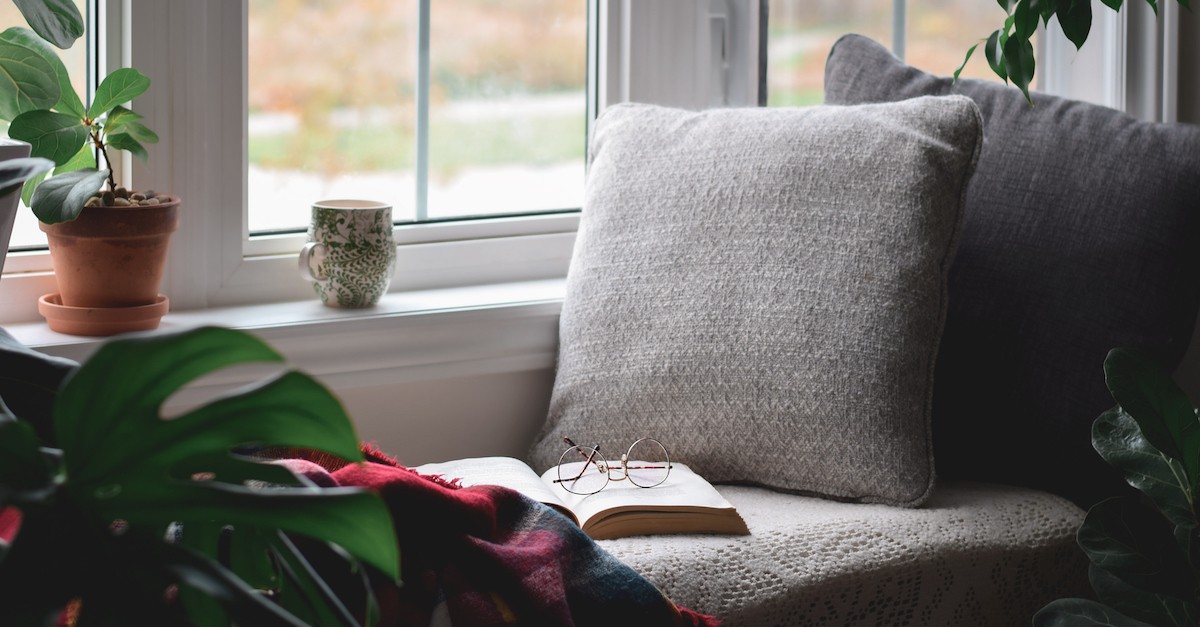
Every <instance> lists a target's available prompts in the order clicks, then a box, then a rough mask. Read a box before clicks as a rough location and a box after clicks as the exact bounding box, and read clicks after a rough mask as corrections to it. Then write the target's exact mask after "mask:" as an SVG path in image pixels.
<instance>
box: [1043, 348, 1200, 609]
mask: <svg viewBox="0 0 1200 627" xmlns="http://www.w3.org/2000/svg"><path fill="white" fill-rule="evenodd" d="M1104 375H1105V381H1106V383H1107V385H1108V389H1109V391H1110V392H1111V393H1112V396H1113V398H1114V399H1115V400H1116V401H1117V403H1118V405H1117V406H1116V407H1113V408H1112V409H1110V410H1108V411H1106V412H1104V413H1103V414H1101V415H1100V417H1099V418H1097V419H1096V422H1095V423H1094V425H1093V426H1092V445H1093V447H1094V448H1095V449H1096V451H1097V452H1098V453H1099V454H1100V455H1101V456H1102V457H1103V458H1104V459H1105V460H1106V461H1108V463H1110V464H1112V465H1113V466H1115V467H1117V468H1118V469H1119V470H1121V472H1122V473H1123V474H1124V476H1125V480H1126V481H1127V482H1128V483H1129V484H1130V485H1131V486H1133V487H1134V488H1137V489H1138V490H1139V491H1140V493H1141V495H1140V497H1138V496H1133V497H1121V498H1114V499H1108V500H1106V501H1103V502H1101V503H1098V504H1096V505H1095V506H1093V507H1092V508H1091V509H1090V510H1089V511H1088V513H1087V516H1086V517H1085V518H1084V521H1083V525H1082V526H1081V527H1080V529H1079V533H1078V534H1077V540H1078V542H1079V546H1080V548H1082V549H1083V551H1084V553H1086V554H1087V556H1088V559H1089V561H1090V562H1091V564H1090V566H1089V570H1088V578H1089V580H1090V581H1091V584H1092V589H1093V590H1094V591H1095V593H1096V600H1090V599H1059V600H1057V601H1054V602H1052V603H1050V604H1049V605H1047V606H1046V607H1044V608H1042V610H1041V611H1039V612H1038V613H1037V615H1036V616H1035V617H1034V625H1037V626H1041V627H1075V626H1083V625H1112V626H1114V627H1147V626H1150V625H1180V626H1183V625H1189V626H1192V627H1194V626H1195V625H1196V624H1197V623H1198V622H1200V516H1198V515H1197V508H1196V495H1197V490H1200V417H1198V413H1197V410H1196V408H1195V407H1193V405H1192V403H1191V401H1190V400H1188V397H1187V396H1186V395H1185V394H1184V392H1183V391H1182V390H1180V389H1179V387H1178V386H1176V385H1175V383H1174V382H1173V381H1172V380H1171V378H1170V376H1169V375H1168V374H1167V373H1165V372H1163V371H1162V369H1161V368H1160V367H1159V366H1158V365H1157V364H1156V363H1155V362H1154V361H1153V360H1152V359H1151V358H1149V357H1148V356H1146V355H1145V354H1143V353H1140V352H1137V351H1133V350H1128V349H1114V350H1113V351H1111V352H1109V354H1108V358H1107V359H1106V360H1105V362H1104Z"/></svg>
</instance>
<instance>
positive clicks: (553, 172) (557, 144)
mask: <svg viewBox="0 0 1200 627" xmlns="http://www.w3.org/2000/svg"><path fill="white" fill-rule="evenodd" d="M431 7H432V8H431V12H430V92H429V103H430V104H429V181H428V185H429V192H428V198H429V202H428V214H429V216H430V217H431V218H439V217H451V216H463V215H474V214H481V213H483V214H488V213H519V212H526V211H538V210H554V209H573V208H578V207H579V206H580V204H581V202H582V195H583V175H584V147H585V144H586V137H585V133H586V130H585V129H586V110H587V107H586V77H587V68H586V60H587V2H585V1H583V0H506V1H503V2H501V1H497V0H436V1H434V2H432V3H431ZM249 11H250V13H249V47H250V49H249V96H248V97H249V116H250V119H249V126H248V128H249V157H250V159H249V161H250V172H249V185H250V190H249V197H250V198H249V206H250V228H251V230H252V231H256V230H270V229H284V228H297V227H303V226H304V225H306V224H307V222H308V219H309V205H311V204H312V202H313V201H316V200H321V199H326V198H334V197H341V198H347V197H354V198H370V199H373V200H382V201H386V202H390V203H392V205H393V207H394V209H393V216H394V217H395V218H396V219H397V220H410V219H413V217H414V216H415V206H414V203H415V200H414V199H415V186H416V180H415V173H414V168H415V161H416V149H415V146H416V132H417V129H416V91H417V61H418V59H417V36H418V32H417V27H418V24H417V19H418V18H417V2H416V0H251V1H250V3H249Z"/></svg>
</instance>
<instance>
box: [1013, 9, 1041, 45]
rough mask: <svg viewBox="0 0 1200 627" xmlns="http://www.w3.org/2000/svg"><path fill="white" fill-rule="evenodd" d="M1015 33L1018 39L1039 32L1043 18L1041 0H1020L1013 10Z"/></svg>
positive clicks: (1026, 37) (1027, 37)
mask: <svg viewBox="0 0 1200 627" xmlns="http://www.w3.org/2000/svg"><path fill="white" fill-rule="evenodd" d="M1013 18H1014V19H1013V28H1014V29H1015V30H1014V31H1013V35H1014V36H1015V37H1017V38H1018V39H1029V38H1030V37H1032V36H1033V34H1034V33H1035V32H1037V25H1038V20H1039V19H1040V18H1041V0H1020V1H1019V2H1018V3H1017V8H1016V11H1015V12H1013Z"/></svg>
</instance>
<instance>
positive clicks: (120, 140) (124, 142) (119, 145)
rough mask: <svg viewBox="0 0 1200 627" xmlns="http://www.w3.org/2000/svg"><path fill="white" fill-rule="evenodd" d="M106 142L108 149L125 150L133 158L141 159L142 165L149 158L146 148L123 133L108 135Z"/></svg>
mask: <svg viewBox="0 0 1200 627" xmlns="http://www.w3.org/2000/svg"><path fill="white" fill-rule="evenodd" d="M107 141H108V146H109V148H116V149H118V150H126V151H128V152H129V153H130V154H132V155H133V156H135V157H137V158H138V159H141V161H142V163H145V162H146V161H147V160H148V159H149V158H150V155H149V154H147V153H146V147H145V146H143V145H141V144H140V143H138V140H136V139H134V138H132V137H130V136H129V135H126V134H125V133H117V134H115V135H109V136H108V140H107Z"/></svg>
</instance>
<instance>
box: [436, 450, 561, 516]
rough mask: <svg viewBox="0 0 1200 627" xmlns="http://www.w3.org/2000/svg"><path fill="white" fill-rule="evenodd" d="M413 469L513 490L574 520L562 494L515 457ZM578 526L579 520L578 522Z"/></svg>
mask: <svg viewBox="0 0 1200 627" xmlns="http://www.w3.org/2000/svg"><path fill="white" fill-rule="evenodd" d="M413 470H415V471H417V472H419V473H421V474H423V475H441V476H442V477H443V478H444V479H446V480H451V479H458V480H459V481H460V482H461V483H462V486H463V487H469V486H473V485H498V486H504V487H506V488H510V489H513V490H516V491H517V492H520V493H521V494H524V495H525V496H528V497H529V498H531V499H533V500H535V501H541V502H542V503H545V504H547V505H549V506H551V507H554V508H557V509H558V510H559V511H562V512H564V513H566V514H568V517H569V518H574V516H573V514H572V512H571V511H570V508H569V507H567V506H566V505H565V504H564V503H563V502H562V500H561V499H560V498H559V497H558V495H557V494H556V493H555V492H554V491H553V490H551V489H550V488H549V487H547V485H546V484H545V483H544V482H543V481H542V480H541V479H540V478H539V477H538V475H537V473H536V472H534V471H533V469H532V468H530V467H529V466H528V465H526V464H525V462H522V461H521V460H519V459H514V458H512V457H469V458H466V459H456V460H453V461H448V462H438V463H432V464H424V465H422V466H416V467H414V468H413ZM575 522H576V523H578V522H579V521H578V520H576V521H575Z"/></svg>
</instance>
